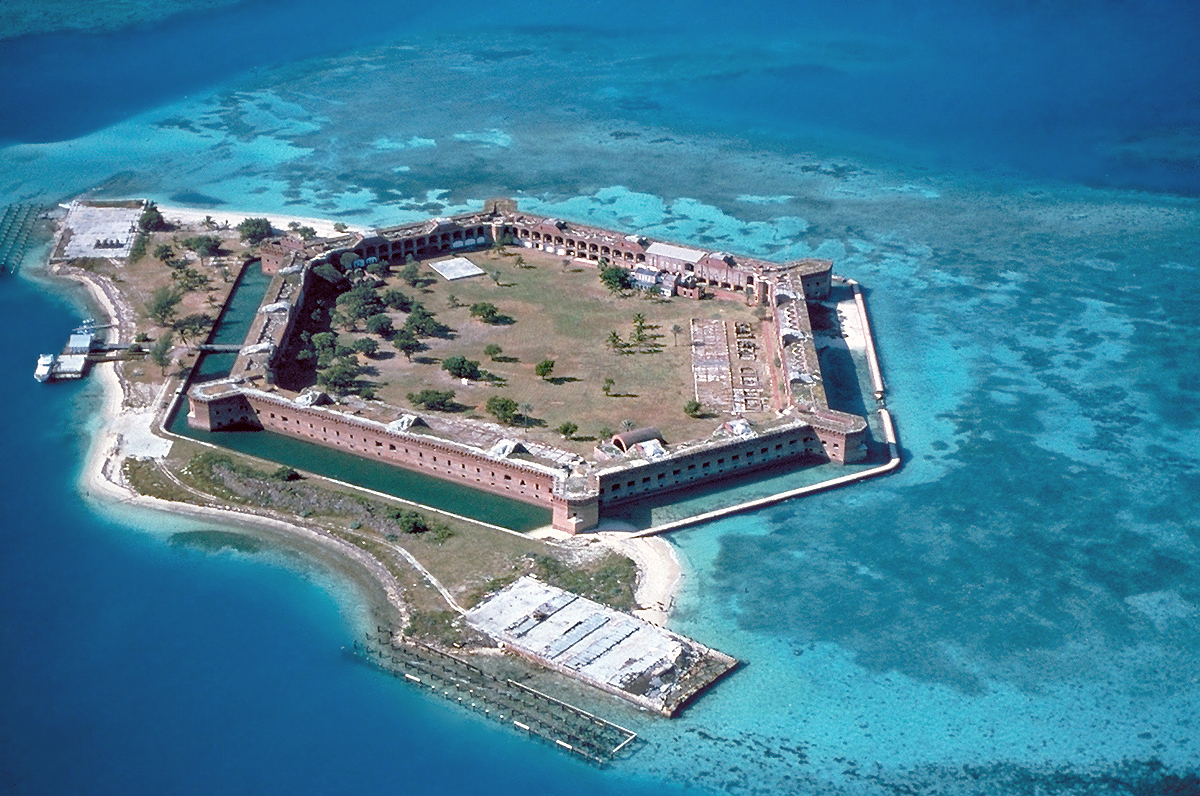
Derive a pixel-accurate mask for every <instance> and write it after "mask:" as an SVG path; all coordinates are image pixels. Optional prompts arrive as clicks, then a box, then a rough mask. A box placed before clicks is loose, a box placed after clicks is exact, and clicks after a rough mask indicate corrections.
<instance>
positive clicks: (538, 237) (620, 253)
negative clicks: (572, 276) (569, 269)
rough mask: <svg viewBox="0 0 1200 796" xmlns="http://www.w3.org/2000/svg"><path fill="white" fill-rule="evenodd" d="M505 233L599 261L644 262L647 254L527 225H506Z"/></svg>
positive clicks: (538, 244) (564, 253)
mask: <svg viewBox="0 0 1200 796" xmlns="http://www.w3.org/2000/svg"><path fill="white" fill-rule="evenodd" d="M505 235H511V236H512V237H513V239H514V240H525V241H528V242H529V243H530V245H532V246H533V247H534V248H538V249H543V250H545V251H553V252H556V253H558V254H562V255H566V256H568V257H578V258H579V259H586V260H592V261H598V260H600V258H604V259H606V260H608V261H609V262H614V263H615V262H620V261H624V262H627V263H644V262H646V255H645V254H644V253H643V252H633V251H628V250H626V249H618V248H616V247H615V246H610V245H608V244H607V243H596V242H594V241H588V240H583V239H576V238H571V237H567V236H565V235H553V234H550V233H544V234H543V233H542V232H539V231H538V230H536V229H533V230H531V229H528V228H525V227H506V228H505Z"/></svg>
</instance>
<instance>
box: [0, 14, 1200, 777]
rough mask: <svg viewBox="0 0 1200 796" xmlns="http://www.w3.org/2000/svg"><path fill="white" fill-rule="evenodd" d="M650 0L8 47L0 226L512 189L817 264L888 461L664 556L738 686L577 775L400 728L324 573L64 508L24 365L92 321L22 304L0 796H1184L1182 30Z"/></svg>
mask: <svg viewBox="0 0 1200 796" xmlns="http://www.w3.org/2000/svg"><path fill="white" fill-rule="evenodd" d="M643 6H645V4H638V5H634V4H620V3H585V4H582V5H572V6H553V7H546V8H537V7H534V6H518V5H516V4H511V5H506V4H499V5H497V4H495V3H488V4H482V3H481V4H472V3H469V2H468V3H466V4H465V5H463V4H456V5H455V6H453V7H452V8H451V7H447V8H445V9H444V10H442V9H440V8H439V7H421V8H420V9H419V10H413V9H408V8H403V7H401V6H398V5H394V4H386V3H382V2H374V3H368V4H366V7H365V8H364V9H361V10H359V11H357V12H356V13H355V14H345V13H344V12H341V11H336V12H335V10H333V7H330V8H329V9H326V8H325V6H324V4H319V3H315V2H283V0H260V1H259V2H253V3H244V4H238V5H234V6H232V7H230V8H227V9H223V10H212V11H205V12H202V13H196V14H193V15H185V16H181V17H172V18H167V19H165V20H163V21H161V22H159V23H153V24H148V25H144V26H141V27H138V28H131V29H124V30H119V31H117V32H115V33H111V34H104V35H84V34H74V33H66V32H61V33H51V34H45V35H41V36H36V37H29V38H26V39H22V40H15V41H8V42H4V43H3V45H0V70H3V71H2V74H3V76H4V78H5V79H4V81H0V100H2V101H3V103H4V104H3V107H5V108H21V109H22V112H21V113H5V114H3V115H2V117H0V118H2V121H0V138H3V140H4V141H6V142H8V143H6V144H5V145H4V146H3V148H0V175H3V179H2V180H0V202H5V203H7V202H11V201H29V200H38V201H44V202H54V201H62V200H64V199H66V198H68V197H70V196H72V195H74V194H76V193H78V192H80V191H84V190H91V191H94V192H95V193H96V195H99V196H149V197H151V198H154V199H157V200H160V201H162V202H172V201H173V202H176V203H187V204H192V205H196V206H202V207H206V208H209V209H210V212H211V213H212V214H213V215H214V217H216V218H218V219H222V209H223V208H246V209H249V210H258V211H267V210H278V211H282V212H287V213H291V214H294V215H322V216H331V217H337V218H344V219H346V220H347V221H352V222H356V223H389V222H390V223H395V222H398V221H403V220H409V219H418V218H424V217H427V216H429V215H437V214H448V213H452V212H456V211H459V210H462V209H466V208H471V207H478V206H479V203H480V202H481V201H482V200H483V199H484V198H486V197H488V196H491V195H495V194H510V193H511V194H517V195H519V196H520V197H521V198H522V201H523V202H524V203H525V205H527V206H528V207H530V208H531V209H535V210H538V211H539V212H547V213H552V214H555V215H560V216H562V217H565V218H573V219H579V220H585V221H587V220H590V221H595V222H596V223H601V224H604V225H607V226H613V227H617V228H622V229H629V230H645V231H648V232H650V233H651V234H654V235H656V236H659V237H662V238H666V239H670V240H679V241H685V242H692V243H695V244H697V245H701V246H705V247H710V248H720V249H728V250H730V251H745V252H750V253H754V254H758V255H762V256H767V257H771V258H775V259H786V258H790V257H796V256H802V255H808V254H816V255H819V256H826V257H830V258H832V259H833V260H834V261H835V264H836V270H837V271H838V272H840V273H843V274H845V275H847V276H851V277H853V278H855V279H858V280H859V281H860V282H862V283H863V284H864V285H866V286H867V287H868V288H869V289H870V294H869V301H870V306H871V309H872V312H873V321H874V323H875V331H876V335H877V339H878V340H879V343H880V348H881V355H882V358H883V362H884V368H885V372H886V376H887V379H888V382H889V385H890V388H891V393H890V396H889V406H890V408H891V409H892V410H893V411H894V413H895V416H896V418H897V421H898V425H899V431H900V436H901V441H902V445H903V449H904V455H905V467H904V469H903V470H902V471H901V472H900V473H899V474H897V475H894V476H891V477H889V478H886V479H882V480H877V481H873V482H868V483H865V484H861V485H857V486H854V487H852V488H849V489H845V490H841V491H838V492H833V493H828V494H824V495H820V496H816V497H812V498H808V499H805V500H803V501H798V502H793V503H788V504H785V505H782V506H777V507H774V508H772V509H769V510H766V511H763V512H759V513H756V514H750V515H746V516H739V517H734V518H730V519H727V520H724V521H721V522H718V523H713V524H710V525H707V526H702V527H699V528H695V529H692V530H689V531H686V532H683V533H681V534H679V535H677V536H676V537H674V538H673V539H672V541H673V543H674V544H675V545H676V547H677V549H678V551H679V554H680V556H681V558H682V559H683V560H684V562H685V565H686V567H687V571H688V578H687V580H686V581H685V584H684V589H683V593H682V594H681V597H680V605H679V608H678V610H677V612H676V614H675V616H674V618H673V620H672V621H673V627H675V628H676V629H678V630H680V631H681V632H684V633H686V634H688V635H690V636H692V637H694V638H697V639H699V640H701V641H703V642H705V643H708V644H711V645H713V646H716V647H718V648H720V649H722V650H724V651H726V652H729V653H731V654H734V655H736V656H738V657H739V658H741V659H742V660H745V661H748V663H749V665H748V666H746V667H745V668H744V669H743V670H742V671H740V672H739V673H737V674H736V675H734V676H733V677H732V678H730V679H728V680H727V681H725V682H723V683H722V684H721V685H720V686H718V687H717V688H716V689H715V690H714V691H713V692H712V693H710V694H709V695H707V696H706V697H705V698H704V699H702V700H700V701H699V702H698V703H697V704H696V705H694V706H693V707H692V708H691V709H689V710H688V711H687V712H686V713H685V714H684V715H683V717H681V718H680V719H678V720H676V721H673V722H665V721H655V720H651V719H648V718H646V717H642V716H639V715H638V714H636V713H633V712H631V711H629V710H627V709H625V708H624V707H622V706H619V705H615V704H614V705H612V706H611V707H610V708H608V711H607V712H608V715H609V716H610V717H611V718H613V719H614V720H616V721H619V722H621V723H626V724H629V725H632V726H634V727H635V728H636V729H638V730H639V731H640V732H642V733H643V735H644V737H645V738H646V739H647V744H646V745H645V746H644V748H642V749H641V750H639V751H638V752H637V754H636V755H634V756H633V757H631V758H630V759H628V760H623V761H619V762H618V763H616V764H615V765H614V766H612V767H611V768H609V769H607V770H604V771H596V770H593V769H591V768H588V767H586V766H584V765H582V764H578V763H576V762H575V761H573V760H571V759H569V758H566V757H565V756H562V755H560V754H557V753H556V752H554V751H553V750H551V749H549V748H546V747H544V746H540V745H537V744H532V743H529V742H526V741H524V740H522V739H520V738H518V737H517V736H516V735H515V734H513V733H510V732H508V731H506V730H504V729H502V728H499V727H497V726H495V725H492V724H488V723H485V722H483V721H482V720H479V719H477V718H476V717H475V716H474V715H469V714H464V713H460V712H458V711H456V710H454V709H452V708H449V707H447V706H445V705H444V704H442V703H440V702H436V701H429V700H427V699H426V698H425V697H423V696H422V695H421V694H420V693H418V692H415V691H413V690H412V689H409V688H406V687H405V686H404V685H403V684H402V683H397V682H395V681H394V680H392V679H391V678H388V677H384V676H382V675H380V674H378V673H376V672H375V671H373V670H371V669H369V668H367V667H365V666H363V665H361V664H358V663H356V662H355V661H354V660H353V659H352V658H351V657H349V656H347V655H345V654H344V652H343V648H344V647H346V646H349V644H350V643H351V641H352V640H353V638H354V637H355V635H356V634H357V632H358V628H359V626H360V625H361V623H362V622H363V621H365V619H364V617H363V615H362V609H361V599H360V597H359V595H358V594H357V593H356V592H355V591H354V589H353V588H352V587H350V586H348V585H346V584H345V583H344V582H343V581H341V580H339V579H337V578H336V577H334V576H332V575H330V574H327V573H324V572H323V571H321V570H319V569H316V568H314V567H311V566H309V565H307V564H305V563H304V562H302V561H299V560H297V559H295V558H293V557H291V556H288V555H285V554H283V553H277V552H272V551H269V550H258V551H254V550H241V551H239V550H234V549H231V548H227V549H224V550H221V551H217V552H213V551H211V550H204V549H197V548H195V547H192V546H187V545H181V544H171V543H170V539H171V535H172V534H173V533H175V532H178V531H181V530H194V529H197V528H204V527H210V526H198V525H196V523H194V522H192V521H187V520H181V519H178V518H175V517H172V516H169V515H163V514H155V513H150V512H141V511H131V510H128V509H125V508H121V507H116V508H113V507H100V506H96V505H93V504H92V503H91V502H89V500H88V499H87V496H81V495H79V494H77V489H76V486H75V479H76V476H77V474H78V472H79V467H80V462H81V458H82V455H83V453H84V451H85V449H86V446H87V444H88V440H89V439H90V435H91V434H92V432H93V431H94V426H95V423H96V421H95V419H94V412H95V409H96V407H97V396H96V386H95V385H94V384H92V383H88V382H83V383H78V384H56V385H39V384H37V383H36V382H34V381H33V379H31V378H30V375H31V372H32V368H33V364H34V362H35V360H36V355H37V354H38V353H40V352H41V351H43V350H53V348H54V347H56V346H58V345H61V341H62V335H63V333H64V330H66V329H67V328H69V327H70V326H71V325H73V323H75V321H76V319H78V318H79V317H81V316H82V315H84V314H90V311H89V310H87V309H85V308H84V307H82V306H81V305H80V304H78V303H77V299H76V298H74V297H72V295H71V294H69V293H56V292H54V291H53V290H51V289H50V288H49V287H47V286H45V285H43V284H42V283H40V282H37V281H35V280H33V279H32V278H22V279H7V280H4V281H3V282H0V310H2V311H0V330H2V331H3V334H4V340H5V345H4V346H3V347H0V379H3V383H4V395H5V396H6V406H7V408H8V410H9V412H10V417H16V418H20V422H13V423H10V426H9V435H8V437H7V440H6V443H5V451H6V453H7V454H8V455H6V456H5V457H4V464H3V467H4V473H3V474H4V477H5V484H6V489H5V491H4V499H3V500H4V502H3V509H4V517H5V521H4V523H2V524H0V605H3V606H4V610H3V612H2V613H0V631H2V633H0V638H3V641H4V643H3V644H0V673H2V675H3V677H4V680H5V682H6V684H7V685H8V688H7V689H6V698H5V699H4V700H3V701H2V704H0V789H2V790H4V791H6V792H14V793H73V792H81V793H123V794H127V793H146V794H150V793H154V794H158V793H211V792H233V793H241V792H244V793H260V792H283V791H289V792H293V793H328V792H331V791H347V792H350V791H353V792H365V793H392V792H396V791H397V790H400V789H402V790H403V791H404V792H406V793H417V794H419V793H431V794H432V793H471V792H479V791H483V790H485V789H486V790H488V791H489V792H493V793H524V792H528V791H532V792H550V793H558V792H571V793H576V794H590V793H617V792H620V793H627V792H632V793H639V792H646V793H650V792H654V793H661V792H668V791H672V790H676V789H686V790H689V791H691V792H700V793H709V792H712V793H737V794H741V793H781V794H783V793H786V794H793V793H801V794H804V793H811V794H818V793H821V794H823V793H831V792H838V793H847V794H877V793H878V794H883V793H895V792H898V791H902V792H911V793H978V792H989V791H990V792H996V793H1001V792H1002V793H1045V792H1051V793H1066V794H1085V793H1086V794H1093V793H1127V792H1138V793H1148V794H1154V793H1168V792H1185V793H1186V792H1189V791H1188V790H1187V788H1188V787H1191V788H1192V790H1195V782H1196V780H1195V777H1196V775H1197V764H1196V762H1195V761H1196V759H1197V757H1198V746H1200V735H1198V730H1197V725H1198V722H1200V611H1198V606H1200V587H1197V585H1196V584H1197V577H1196V576H1197V572H1198V570H1200V548H1198V543H1200V526H1198V523H1197V519H1196V517H1197V516H1200V505H1198V503H1200V410H1197V407H1198V406H1200V401H1198V398H1200V350H1198V349H1200V343H1198V342H1197V341H1198V340H1200V335H1198V334H1197V331H1198V329H1197V327H1198V326H1200V299H1197V295H1200V263H1198V262H1197V255H1196V252H1197V251H1200V245H1198V244H1200V207H1198V202H1197V197H1198V196H1200V158H1198V156H1197V152H1200V138H1198V132H1200V106H1197V105H1196V103H1195V102H1194V98H1195V97H1196V96H1200V64H1198V63H1197V60H1196V59H1195V57H1194V41H1195V38H1196V34H1197V32H1200V30H1198V29H1200V24H1198V22H1197V18H1196V12H1195V11H1194V10H1193V8H1192V6H1191V5H1190V4H1187V3H1184V2H1181V1H1178V0H1152V2H1149V3H1144V4H1106V5H1097V4H1082V3H1066V4H1058V5H1055V6H1053V7H1048V6H1045V5H1044V4H1022V3H985V4H976V5H974V6H972V7H971V8H969V9H964V8H962V7H960V6H961V4H951V3H947V2H935V3H933V4H929V3H924V4H908V5H906V6H904V7H900V6H897V5H896V4H885V3H881V2H865V1H863V2H850V3H837V4H835V3H832V2H829V3H819V2H818V3H803V4H799V5H797V4H782V3H778V4H775V3H756V4H751V5H750V6H746V5H744V4H739V5H736V7H735V6H732V5H728V4H701V6H700V7H697V6H696V4H695V3H692V4H688V5H686V6H685V5H683V4H677V3H666V4H659V5H656V6H655V7H654V8H645V7H643ZM364 15H366V16H364ZM351 17H353V19H351ZM366 18H370V19H371V20H372V24H370V25H365V26H364V24H363V20H364V19H366ZM364 28H366V29H369V33H366V34H364ZM268 30H269V31H272V32H273V33H275V34H276V39H275V42H274V46H272V47H263V46H261V44H260V41H261V36H262V35H263V31H268ZM192 56H195V57H192ZM143 59H144V60H143ZM232 220H233V221H234V222H235V223H236V221H237V220H238V219H237V218H236V217H234V218H233V219H232ZM1189 777H1190V778H1191V779H1188V778H1189ZM1181 781H1182V782H1183V785H1182V786H1181V787H1182V789H1180V788H1176V790H1174V791H1173V790H1172V788H1173V787H1175V786H1176V785H1179V784H1180V782H1181Z"/></svg>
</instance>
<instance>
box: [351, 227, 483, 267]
mask: <svg viewBox="0 0 1200 796" xmlns="http://www.w3.org/2000/svg"><path fill="white" fill-rule="evenodd" d="M491 242H492V240H491V236H490V235H489V234H488V228H487V226H485V225H479V226H477V227H467V228H465V229H456V230H452V231H448V232H442V233H434V234H432V235H414V236H412V237H407V238H400V239H399V240H391V241H384V242H383V243H379V244H374V243H370V244H363V245H361V246H358V247H357V248H355V249H354V253H355V254H357V255H358V256H359V257H363V258H366V257H380V258H389V259H390V258H392V257H395V256H400V257H405V256H407V255H409V254H411V255H412V256H413V257H431V256H433V255H436V254H440V253H441V252H445V251H451V250H453V249H462V248H466V247H468V246H486V245H490V244H491Z"/></svg>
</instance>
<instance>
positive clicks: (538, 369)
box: [533, 359, 554, 379]
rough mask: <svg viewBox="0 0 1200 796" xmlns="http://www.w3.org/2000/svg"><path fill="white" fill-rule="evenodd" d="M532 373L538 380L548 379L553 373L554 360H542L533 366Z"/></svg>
mask: <svg viewBox="0 0 1200 796" xmlns="http://www.w3.org/2000/svg"><path fill="white" fill-rule="evenodd" d="M533 372H534V374H535V375H537V376H538V377H539V378H542V379H548V378H550V374H551V373H553V372H554V360H553V359H543V360H542V361H541V362H539V363H537V364H536V365H534V366H533Z"/></svg>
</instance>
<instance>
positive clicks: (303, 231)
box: [296, 226, 317, 240]
mask: <svg viewBox="0 0 1200 796" xmlns="http://www.w3.org/2000/svg"><path fill="white" fill-rule="evenodd" d="M296 234H297V235H299V236H300V239H301V240H312V239H313V238H315V237H317V231H316V230H315V229H313V228H312V227H304V226H301V227H296Z"/></svg>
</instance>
